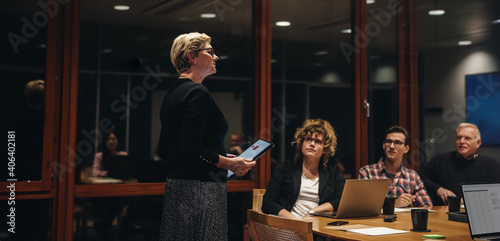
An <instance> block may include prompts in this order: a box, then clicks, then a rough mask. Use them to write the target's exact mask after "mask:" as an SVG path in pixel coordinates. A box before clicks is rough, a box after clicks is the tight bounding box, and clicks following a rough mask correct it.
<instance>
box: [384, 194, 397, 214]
mask: <svg viewBox="0 0 500 241" xmlns="http://www.w3.org/2000/svg"><path fill="white" fill-rule="evenodd" d="M395 204H396V198H395V197H386V198H385V201H384V206H383V207H382V210H383V211H382V214H385V215H392V214H394V205H395Z"/></svg>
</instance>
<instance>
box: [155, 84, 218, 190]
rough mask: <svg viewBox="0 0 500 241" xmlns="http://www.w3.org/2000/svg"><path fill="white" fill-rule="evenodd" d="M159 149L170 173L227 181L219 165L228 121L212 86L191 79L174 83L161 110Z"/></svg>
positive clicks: (188, 177)
mask: <svg viewBox="0 0 500 241" xmlns="http://www.w3.org/2000/svg"><path fill="white" fill-rule="evenodd" d="M160 120H161V125H162V128H161V134H160V144H159V148H158V149H159V153H160V156H161V157H162V159H164V160H166V161H167V177H168V178H173V179H190V180H201V181H209V182H216V181H224V182H225V181H227V178H226V176H227V171H226V170H224V169H219V168H217V167H216V164H217V163H218V162H219V155H222V156H226V150H225V147H224V137H225V136H226V133H227V130H228V123H227V121H226V118H225V117H224V114H222V112H221V111H220V109H219V107H218V106H217V104H215V101H214V99H213V98H212V96H211V95H210V93H209V91H208V89H207V88H206V87H205V86H204V85H202V84H197V83H194V82H193V81H191V80H189V79H178V80H176V81H174V83H172V85H171V86H170V88H169V89H168V92H167V94H166V96H165V98H164V100H163V104H162V106H161V110H160Z"/></svg>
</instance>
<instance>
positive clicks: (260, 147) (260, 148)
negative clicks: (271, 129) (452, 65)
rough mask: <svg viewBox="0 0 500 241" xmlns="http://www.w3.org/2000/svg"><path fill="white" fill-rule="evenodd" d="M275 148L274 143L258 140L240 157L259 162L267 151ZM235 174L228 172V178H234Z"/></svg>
mask: <svg viewBox="0 0 500 241" xmlns="http://www.w3.org/2000/svg"><path fill="white" fill-rule="evenodd" d="M273 147H274V144H273V143H272V142H269V141H266V140H263V139H258V140H257V141H256V142H254V143H253V144H252V145H251V146H250V147H248V148H247V149H246V150H244V151H243V152H242V153H241V154H240V155H239V157H243V158H245V159H250V158H253V160H254V161H255V160H257V159H258V158H259V157H260V156H262V155H263V154H264V153H266V152H267V151H269V150H271V149H272V148H273ZM233 174H234V173H233V172H232V171H229V170H228V171H227V177H230V176H232V175H233Z"/></svg>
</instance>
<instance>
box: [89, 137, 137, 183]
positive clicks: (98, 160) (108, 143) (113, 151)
mask: <svg viewBox="0 0 500 241" xmlns="http://www.w3.org/2000/svg"><path fill="white" fill-rule="evenodd" d="M100 146H101V148H100V149H101V152H98V153H96V154H95V157H94V164H93V167H92V176H94V177H106V176H108V170H107V165H108V160H109V157H110V156H127V155H128V153H127V152H125V151H120V149H119V148H118V147H119V146H120V141H118V138H117V137H116V135H115V133H113V132H111V133H109V134H107V135H106V136H105V137H104V139H103V141H102V142H101V145H100Z"/></svg>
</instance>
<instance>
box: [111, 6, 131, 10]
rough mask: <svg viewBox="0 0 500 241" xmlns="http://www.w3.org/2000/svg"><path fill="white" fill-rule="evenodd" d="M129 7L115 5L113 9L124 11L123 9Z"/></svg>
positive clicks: (128, 7)
mask: <svg viewBox="0 0 500 241" xmlns="http://www.w3.org/2000/svg"><path fill="white" fill-rule="evenodd" d="M129 9H130V6H127V5H116V6H115V10H118V11H125V10H129Z"/></svg>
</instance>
